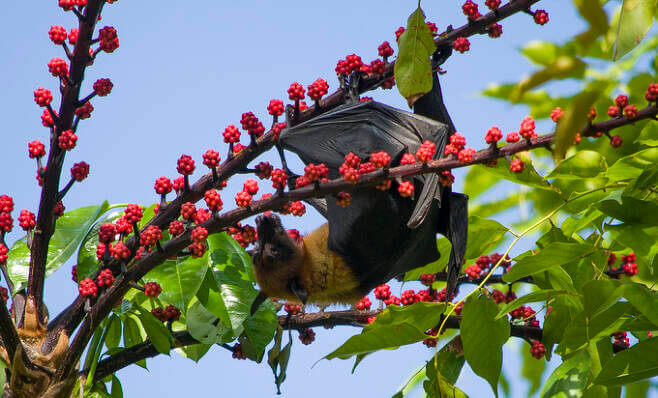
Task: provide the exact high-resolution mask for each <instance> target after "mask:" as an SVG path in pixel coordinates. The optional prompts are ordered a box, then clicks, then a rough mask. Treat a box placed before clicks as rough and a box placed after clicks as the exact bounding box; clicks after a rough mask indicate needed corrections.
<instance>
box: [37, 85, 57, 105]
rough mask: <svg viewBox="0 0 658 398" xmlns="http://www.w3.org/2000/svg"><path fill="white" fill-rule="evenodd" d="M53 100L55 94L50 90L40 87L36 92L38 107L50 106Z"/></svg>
mask: <svg viewBox="0 0 658 398" xmlns="http://www.w3.org/2000/svg"><path fill="white" fill-rule="evenodd" d="M52 100H53V94H52V93H51V92H50V90H48V89H46V88H43V87H39V88H38V89H36V90H34V102H36V103H37V105H39V106H48V104H50V101H52Z"/></svg>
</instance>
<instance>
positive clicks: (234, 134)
mask: <svg viewBox="0 0 658 398" xmlns="http://www.w3.org/2000/svg"><path fill="white" fill-rule="evenodd" d="M222 135H223V136H224V142H226V143H230V142H232V143H236V142H238V141H239V140H240V131H239V130H238V128H237V127H235V126H234V125H233V124H229V125H228V126H227V127H226V129H224V132H223V133H222Z"/></svg>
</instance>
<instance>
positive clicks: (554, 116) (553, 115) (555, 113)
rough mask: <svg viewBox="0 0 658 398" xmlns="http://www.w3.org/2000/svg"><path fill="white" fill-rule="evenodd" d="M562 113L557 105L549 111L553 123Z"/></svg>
mask: <svg viewBox="0 0 658 398" xmlns="http://www.w3.org/2000/svg"><path fill="white" fill-rule="evenodd" d="M563 115H564V111H563V110H562V108H560V107H559V106H558V107H557V108H555V109H553V110H552V111H551V119H553V121H554V122H555V123H557V122H558V121H559V120H560V119H561V118H562V116H563Z"/></svg>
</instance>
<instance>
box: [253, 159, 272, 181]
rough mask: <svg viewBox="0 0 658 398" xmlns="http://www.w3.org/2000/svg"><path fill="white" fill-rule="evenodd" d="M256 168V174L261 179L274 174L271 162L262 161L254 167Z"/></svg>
mask: <svg viewBox="0 0 658 398" xmlns="http://www.w3.org/2000/svg"><path fill="white" fill-rule="evenodd" d="M254 169H255V170H256V172H255V174H256V176H258V178H260V179H261V180H265V179H268V178H270V176H272V169H273V167H272V165H271V164H269V162H260V163H258V164H257V165H256V167H255V168H254Z"/></svg>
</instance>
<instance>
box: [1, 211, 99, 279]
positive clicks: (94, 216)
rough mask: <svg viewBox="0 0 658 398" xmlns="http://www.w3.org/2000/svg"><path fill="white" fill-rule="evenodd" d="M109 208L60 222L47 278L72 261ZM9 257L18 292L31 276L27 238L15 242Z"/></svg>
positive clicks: (75, 214) (71, 215)
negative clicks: (91, 230) (88, 232)
mask: <svg viewBox="0 0 658 398" xmlns="http://www.w3.org/2000/svg"><path fill="white" fill-rule="evenodd" d="M108 208H109V204H108V203H107V201H106V202H103V204H101V205H99V206H87V207H81V208H79V209H75V210H71V211H69V212H66V213H64V215H62V216H61V217H59V218H58V219H57V224H56V226H55V233H54V234H53V236H52V238H51V239H50V243H49V245H48V260H47V262H46V277H48V276H49V275H51V274H52V273H53V272H55V271H57V269H59V267H61V266H62V265H63V264H64V263H65V262H66V261H67V260H68V259H69V258H71V256H72V255H73V254H74V253H75V251H76V249H77V248H78V246H79V245H80V242H82V239H83V238H84V237H85V235H86V234H87V231H89V228H91V226H92V225H93V224H94V222H96V220H98V218H99V217H100V216H101V215H102V214H103V213H105V212H106V211H107V209H108ZM8 256H9V259H8V260H7V271H8V272H9V277H10V278H11V279H12V281H13V282H14V284H15V285H16V287H15V290H16V291H18V290H21V289H22V288H23V285H24V284H25V282H27V278H28V275H29V273H30V250H29V249H28V248H27V244H26V238H25V237H23V238H21V239H19V240H18V241H16V242H15V243H14V245H13V246H12V248H11V250H10V251H9V254H8Z"/></svg>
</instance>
